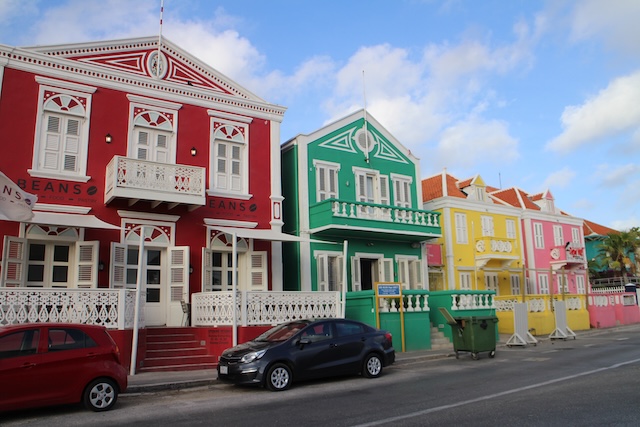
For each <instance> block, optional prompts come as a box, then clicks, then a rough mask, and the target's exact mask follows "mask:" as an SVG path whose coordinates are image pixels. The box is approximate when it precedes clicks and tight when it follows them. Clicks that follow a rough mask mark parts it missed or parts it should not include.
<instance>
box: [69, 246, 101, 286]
mask: <svg viewBox="0 0 640 427" xmlns="http://www.w3.org/2000/svg"><path fill="white" fill-rule="evenodd" d="M99 248H100V242H98V241H92V242H76V250H75V258H76V286H77V287H78V288H97V287H98V251H99Z"/></svg>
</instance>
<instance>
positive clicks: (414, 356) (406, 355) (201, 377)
mask: <svg viewBox="0 0 640 427" xmlns="http://www.w3.org/2000/svg"><path fill="white" fill-rule="evenodd" d="M625 329H640V324H635V325H623V326H616V327H613V328H603V329H590V330H587V331H576V336H577V338H579V337H580V336H587V335H597V334H601V333H609V332H611V331H612V330H625ZM510 337H511V336H510V335H506V334H500V337H499V339H498V342H497V343H496V344H497V347H498V348H500V347H503V348H504V347H505V345H506V342H507V341H508V340H509V338H510ZM536 339H537V340H538V342H539V343H543V342H548V341H549V336H548V335H544V336H540V337H536ZM447 357H455V353H454V351H453V345H452V346H451V348H450V349H444V350H417V351H408V352H400V351H396V361H395V364H396V365H402V364H406V363H415V362H419V361H426V360H434V359H444V358H447ZM217 378H218V373H217V371H216V370H215V369H205V370H199V371H171V372H145V373H141V374H136V375H133V376H131V375H130V376H129V386H128V388H127V391H126V392H125V393H123V394H122V395H123V396H124V395H127V394H128V395H131V394H136V393H150V392H156V391H161V390H179V389H183V388H191V387H204V386H207V387H211V386H216V385H219V386H223V385H224V384H223V383H220V382H218V379H217Z"/></svg>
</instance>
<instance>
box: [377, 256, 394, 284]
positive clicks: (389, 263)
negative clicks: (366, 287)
mask: <svg viewBox="0 0 640 427" xmlns="http://www.w3.org/2000/svg"><path fill="white" fill-rule="evenodd" d="M380 278H381V279H382V280H381V281H382V282H393V260H392V259H391V258H384V259H383V260H382V271H380Z"/></svg>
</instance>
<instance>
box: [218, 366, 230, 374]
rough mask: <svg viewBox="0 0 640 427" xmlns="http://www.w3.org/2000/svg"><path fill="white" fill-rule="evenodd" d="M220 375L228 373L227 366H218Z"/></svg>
mask: <svg viewBox="0 0 640 427" xmlns="http://www.w3.org/2000/svg"><path fill="white" fill-rule="evenodd" d="M220 373H221V374H222V375H227V374H228V373H229V367H228V366H220Z"/></svg>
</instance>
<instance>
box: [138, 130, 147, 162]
mask: <svg viewBox="0 0 640 427" xmlns="http://www.w3.org/2000/svg"><path fill="white" fill-rule="evenodd" d="M135 156H136V159H138V160H148V159H149V132H147V131H144V130H138V137H137V143H136V153H135Z"/></svg>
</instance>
